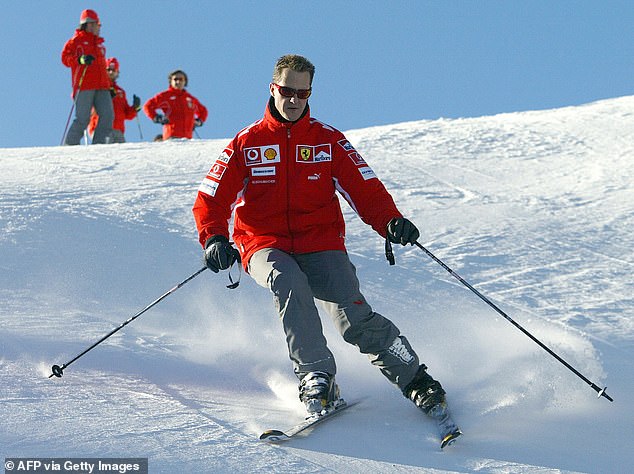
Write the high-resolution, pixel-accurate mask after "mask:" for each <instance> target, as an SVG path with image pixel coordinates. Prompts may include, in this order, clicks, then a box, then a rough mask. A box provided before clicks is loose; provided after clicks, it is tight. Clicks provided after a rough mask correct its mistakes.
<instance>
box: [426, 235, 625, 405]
mask: <svg viewBox="0 0 634 474" xmlns="http://www.w3.org/2000/svg"><path fill="white" fill-rule="evenodd" d="M414 245H416V246H417V247H418V248H419V249H421V250H422V251H423V252H425V253H426V254H427V255H429V257H431V258H432V259H433V260H434V261H435V262H436V263H437V264H439V265H440V266H441V267H443V268H444V269H445V270H447V272H449V274H450V275H451V276H453V277H454V278H456V279H457V280H458V281H459V282H460V283H462V284H463V285H464V286H466V287H467V288H469V289H470V290H471V291H472V292H473V293H475V294H476V296H478V298H480V299H481V300H482V301H484V302H485V303H486V304H488V305H489V306H490V307H491V308H493V309H494V310H495V311H497V312H498V313H499V314H500V315H501V316H502V317H504V319H506V320H507V321H508V322H510V323H511V324H512V325H513V326H515V327H516V328H517V329H519V330H520V331H522V332H523V333H524V334H525V335H526V336H528V337H529V338H530V339H532V341H533V342H535V343H536V344H537V345H538V346H539V347H541V348H542V349H544V350H545V351H546V352H548V353H549V354H550V355H551V356H553V357H554V358H555V359H557V360H558V361H559V362H561V363H562V364H563V365H564V366H566V368H568V369H569V370H570V371H571V372H572V373H573V374H575V375H576V376H577V377H579V378H580V379H581V380H583V381H584V382H585V383H587V384H588V385H590V387H592V388H593V389H594V391H596V392H597V393H598V396H597V397H598V398H601V397H605V398H607V399H608V400H610V401H611V402H613V401H614V400H613V399H612V397H610V396H609V395H608V394H607V393H606V390H607V387H603V388H601V387H599V386H598V385H596V384H595V383H593V382H592V381H590V380H589V379H588V378H586V377H585V376H584V375H583V374H582V373H581V372H579V371H578V370H577V369H575V368H574V367H573V366H572V365H570V364H569V363H568V362H566V361H565V360H564V359H562V358H561V357H560V356H559V355H557V354H556V353H555V352H554V351H553V350H552V349H550V348H549V347H548V346H546V344H544V343H543V342H541V341H540V340H539V339H537V338H536V337H535V336H533V335H532V334H531V333H530V332H528V331H527V330H526V329H524V328H523V327H522V326H521V325H520V324H519V323H517V322H516V321H515V320H513V319H512V318H511V317H510V316H509V315H508V314H506V313H505V312H504V311H502V310H501V309H500V308H499V307H498V306H497V305H496V304H495V303H493V302H492V301H491V300H490V299H489V298H487V297H486V296H484V295H483V294H482V293H480V292H479V291H478V290H476V289H475V288H474V287H473V286H471V285H470V284H469V283H468V282H467V281H466V280H465V279H464V278H462V277H461V276H460V275H458V274H457V273H456V272H454V271H453V270H452V269H451V268H449V267H448V266H447V265H446V264H445V263H444V262H443V261H442V260H440V259H439V258H438V257H436V256H435V255H434V254H433V253H431V252H430V251H429V250H427V249H426V248H425V247H423V246H422V245H421V244H419V243H418V242H414Z"/></svg>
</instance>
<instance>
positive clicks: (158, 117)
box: [154, 114, 170, 125]
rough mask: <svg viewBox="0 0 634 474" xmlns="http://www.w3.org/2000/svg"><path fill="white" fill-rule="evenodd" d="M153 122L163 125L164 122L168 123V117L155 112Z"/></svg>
mask: <svg viewBox="0 0 634 474" xmlns="http://www.w3.org/2000/svg"><path fill="white" fill-rule="evenodd" d="M154 123H160V124H161V125H165V124H166V123H170V119H168V118H167V117H163V116H162V115H161V114H156V117H154Z"/></svg>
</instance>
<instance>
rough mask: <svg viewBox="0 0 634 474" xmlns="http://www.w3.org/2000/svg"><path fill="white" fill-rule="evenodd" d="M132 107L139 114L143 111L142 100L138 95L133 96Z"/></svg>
mask: <svg viewBox="0 0 634 474" xmlns="http://www.w3.org/2000/svg"><path fill="white" fill-rule="evenodd" d="M132 107H134V110H136V111H137V112H138V111H139V110H141V98H140V97H139V96H138V95H136V94H135V95H133V96H132Z"/></svg>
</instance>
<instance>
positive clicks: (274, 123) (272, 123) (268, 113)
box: [264, 97, 310, 131]
mask: <svg viewBox="0 0 634 474" xmlns="http://www.w3.org/2000/svg"><path fill="white" fill-rule="evenodd" d="M264 122H265V123H266V125H267V127H268V128H270V129H271V130H273V131H275V130H279V129H290V128H292V129H293V130H295V129H297V128H302V129H303V128H307V127H308V126H309V124H310V106H309V105H308V104H306V108H305V109H304V112H303V113H302V116H301V117H300V118H299V119H297V120H296V121H295V122H289V121H288V120H286V119H285V118H284V117H282V115H281V114H280V113H279V111H278V110H277V108H276V107H275V101H274V100H273V97H270V98H269V102H268V104H267V105H266V109H265V110H264Z"/></svg>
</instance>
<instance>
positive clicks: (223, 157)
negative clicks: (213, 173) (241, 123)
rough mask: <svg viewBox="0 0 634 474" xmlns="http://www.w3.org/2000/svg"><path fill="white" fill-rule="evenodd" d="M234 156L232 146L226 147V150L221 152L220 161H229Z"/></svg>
mask: <svg viewBox="0 0 634 474" xmlns="http://www.w3.org/2000/svg"><path fill="white" fill-rule="evenodd" d="M232 156H233V150H232V149H231V148H225V149H224V150H222V153H220V156H219V157H218V161H222V162H223V163H229V160H230V159H231V157H232Z"/></svg>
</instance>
